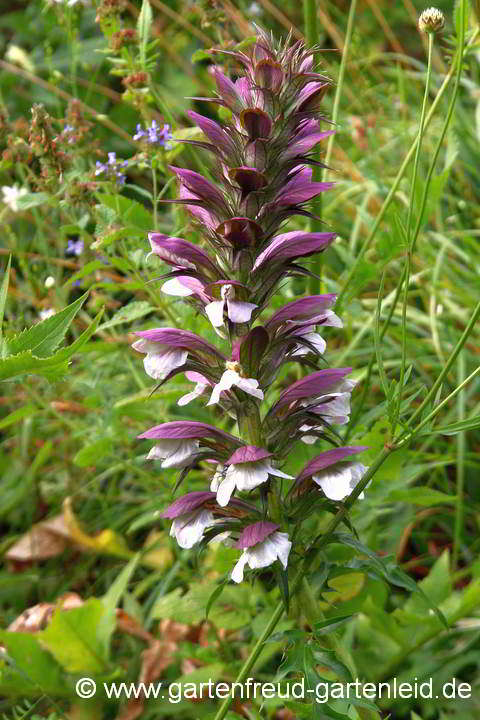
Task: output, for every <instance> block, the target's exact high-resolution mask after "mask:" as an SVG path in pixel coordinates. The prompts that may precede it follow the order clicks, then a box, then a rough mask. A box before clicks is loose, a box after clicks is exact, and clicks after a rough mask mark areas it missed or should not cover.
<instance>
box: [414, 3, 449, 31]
mask: <svg viewBox="0 0 480 720" xmlns="http://www.w3.org/2000/svg"><path fill="white" fill-rule="evenodd" d="M444 26H445V15H444V14H443V13H442V11H441V10H438V9H437V8H434V7H430V8H427V10H424V11H423V12H422V14H421V15H420V17H419V20H418V27H419V30H420V31H421V32H424V33H437V32H440V30H441V29H442V28H443V27H444Z"/></svg>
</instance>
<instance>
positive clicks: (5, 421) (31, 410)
mask: <svg viewBox="0 0 480 720" xmlns="http://www.w3.org/2000/svg"><path fill="white" fill-rule="evenodd" d="M38 412H39V409H38V408H37V407H35V405H24V406H23V407H21V408H18V410H14V411H13V412H11V413H10V414H9V415H7V416H6V417H4V418H2V419H1V420H0V430H3V428H6V427H9V426H10V425H15V423H17V422H20V421H21V420H25V418H28V417H32V415H36V413H38Z"/></svg>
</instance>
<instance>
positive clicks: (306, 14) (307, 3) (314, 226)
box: [303, 0, 322, 294]
mask: <svg viewBox="0 0 480 720" xmlns="http://www.w3.org/2000/svg"><path fill="white" fill-rule="evenodd" d="M303 21H304V34H305V43H306V45H307V46H308V47H311V48H313V47H315V46H317V45H318V32H317V2H316V0H303ZM315 159H316V160H318V159H319V153H318V151H316V152H315ZM319 170H320V168H317V167H314V168H313V173H312V179H313V180H314V181H318V180H320V173H319ZM312 213H313V214H314V215H316V216H317V217H321V215H322V198H321V195H320V196H318V197H317V198H315V200H314V201H313V202H312ZM310 230H311V231H312V232H315V231H320V230H321V227H320V221H319V220H315V219H314V218H312V219H311V220H310ZM312 272H313V273H315V275H320V274H321V272H322V261H321V259H320V257H318V258H316V259H315V260H314V262H313V265H312ZM308 284H309V292H310V293H312V294H315V293H317V292H318V291H319V290H318V280H317V278H316V277H311V278H309V280H308Z"/></svg>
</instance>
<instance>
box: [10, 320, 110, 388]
mask: <svg viewBox="0 0 480 720" xmlns="http://www.w3.org/2000/svg"><path fill="white" fill-rule="evenodd" d="M102 314H103V310H101V311H100V312H99V313H98V315H97V316H96V317H95V319H94V320H93V322H92V323H91V324H90V325H89V326H88V328H87V329H86V330H84V332H83V333H82V334H81V335H80V337H79V338H77V339H76V340H75V342H74V343H72V345H69V346H68V347H66V348H62V349H61V350H57V352H56V353H55V355H52V356H51V357H48V358H39V357H36V356H35V355H33V353H32V352H31V351H30V350H27V351H26V352H23V353H19V354H18V355H11V356H10V357H8V358H4V359H1V360H0V381H1V380H9V379H10V378H13V377H17V376H19V375H42V376H44V377H46V378H47V379H48V380H56V379H57V378H59V377H61V376H62V375H64V374H65V373H66V372H67V370H68V361H69V360H70V358H71V357H72V356H73V355H75V353H76V352H77V351H78V350H80V349H81V348H82V347H83V346H84V345H85V344H86V343H87V342H88V340H89V339H90V338H91V336H92V335H93V334H94V332H95V330H96V329H97V327H98V324H99V322H100V319H101V317H102Z"/></svg>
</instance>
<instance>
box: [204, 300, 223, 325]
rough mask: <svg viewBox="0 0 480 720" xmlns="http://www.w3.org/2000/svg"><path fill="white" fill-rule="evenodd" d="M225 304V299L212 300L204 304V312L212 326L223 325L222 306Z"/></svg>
mask: <svg viewBox="0 0 480 720" xmlns="http://www.w3.org/2000/svg"><path fill="white" fill-rule="evenodd" d="M224 306H225V300H214V301H213V302H211V303H208V305H205V312H206V313H207V317H208V319H209V320H210V322H211V323H212V325H213V327H214V328H215V327H220V326H221V325H223V308H224Z"/></svg>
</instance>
